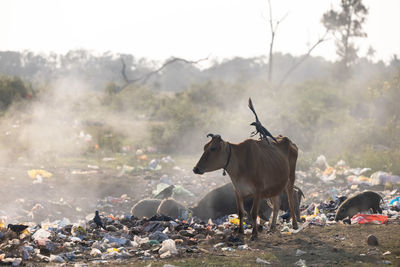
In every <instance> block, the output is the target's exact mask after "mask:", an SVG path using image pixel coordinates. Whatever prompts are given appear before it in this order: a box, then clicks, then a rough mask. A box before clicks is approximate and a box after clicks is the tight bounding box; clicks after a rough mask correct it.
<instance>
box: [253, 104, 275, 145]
mask: <svg viewBox="0 0 400 267" xmlns="http://www.w3.org/2000/svg"><path fill="white" fill-rule="evenodd" d="M249 108H250V109H251V111H253V113H254V116H255V117H256V121H255V122H253V123H251V124H250V125H252V126H254V127H256V130H255V131H254V132H252V133H251V137H253V136H255V135H256V134H260V139H265V140H266V141H267V142H268V144H271V143H270V141H269V140H268V136H269V137H270V138H272V140H274V141H275V142H276V143H278V141H277V140H276V139H275V137H273V136H272V134H271V133H270V132H269V131H268V130H267V129H266V128H265V127H264V126H263V125H262V124H261V122H260V120H259V119H258V116H257V113H256V111H255V109H254V106H253V102H252V101H251V98H249Z"/></svg>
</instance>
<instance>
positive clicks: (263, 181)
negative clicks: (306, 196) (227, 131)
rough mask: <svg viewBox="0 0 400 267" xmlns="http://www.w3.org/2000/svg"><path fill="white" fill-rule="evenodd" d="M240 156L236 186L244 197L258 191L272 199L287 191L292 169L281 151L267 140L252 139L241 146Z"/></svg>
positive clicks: (233, 181)
mask: <svg viewBox="0 0 400 267" xmlns="http://www.w3.org/2000/svg"><path fill="white" fill-rule="evenodd" d="M238 153H239V157H240V158H239V173H238V178H239V179H235V177H234V178H233V179H232V183H233V184H234V186H235V188H236V190H237V191H238V192H240V194H241V195H242V196H248V195H251V194H252V193H253V192H256V191H258V192H259V193H261V194H262V195H263V196H264V197H272V196H276V195H278V194H279V193H280V192H281V191H282V190H283V189H284V187H285V186H286V184H287V181H288V178H289V172H290V167H289V161H288V158H287V156H286V155H285V154H284V153H283V152H282V151H281V149H279V148H278V147H276V146H274V145H269V144H268V143H267V142H265V141H263V140H261V141H257V140H253V139H248V140H246V141H244V142H243V143H241V144H239V151H238ZM231 178H232V177H231Z"/></svg>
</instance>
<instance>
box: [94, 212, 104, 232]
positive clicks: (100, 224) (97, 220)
mask: <svg viewBox="0 0 400 267" xmlns="http://www.w3.org/2000/svg"><path fill="white" fill-rule="evenodd" d="M93 221H94V223H95V224H96V225H97V227H101V228H103V229H104V230H107V229H106V228H105V227H104V225H103V221H102V220H101V218H100V215H99V211H98V210H96V214H95V216H94V218H93Z"/></svg>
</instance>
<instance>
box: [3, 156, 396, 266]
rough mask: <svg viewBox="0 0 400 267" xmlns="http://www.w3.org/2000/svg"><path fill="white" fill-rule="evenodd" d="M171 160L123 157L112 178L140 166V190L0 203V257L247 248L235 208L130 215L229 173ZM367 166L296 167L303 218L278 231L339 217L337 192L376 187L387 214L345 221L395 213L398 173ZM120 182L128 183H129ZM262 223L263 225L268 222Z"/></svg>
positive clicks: (56, 259) (185, 201)
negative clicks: (16, 209)
mask: <svg viewBox="0 0 400 267" xmlns="http://www.w3.org/2000/svg"><path fill="white" fill-rule="evenodd" d="M137 154H138V157H140V156H143V155H144V154H143V152H141V151H137ZM108 160H110V159H108ZM171 162H173V160H172V159H171V158H170V157H165V158H162V159H160V160H151V161H149V163H148V164H147V167H143V168H133V167H130V166H128V165H124V166H122V167H121V168H119V169H118V173H117V174H116V175H115V176H114V178H113V179H116V180H118V179H119V181H121V183H122V184H124V185H125V184H127V183H125V182H124V179H125V178H126V179H128V180H127V181H131V180H129V179H132V177H136V175H137V173H138V172H139V173H140V175H141V177H142V178H141V179H140V183H139V180H136V181H138V182H137V184H136V185H135V188H136V190H137V191H138V192H140V194H138V193H136V194H135V195H134V194H133V193H132V195H130V192H126V193H124V194H122V195H119V196H115V194H114V195H113V196H111V195H109V196H104V197H102V198H100V199H99V200H98V201H97V203H95V204H93V205H89V206H88V207H78V206H77V204H76V203H77V201H75V202H72V200H71V201H70V200H67V199H63V198H58V199H57V200H52V201H47V202H46V201H42V202H38V203H35V202H31V201H29V200H19V202H17V204H20V205H22V206H23V207H24V208H23V209H22V211H21V212H20V213H16V215H15V217H11V216H7V213H6V212H3V211H0V212H1V213H0V215H1V216H2V217H1V220H0V263H3V264H12V265H13V266H18V265H20V264H21V263H25V262H34V263H39V262H51V263H74V262H86V263H87V262H91V263H107V262H111V261H113V262H114V261H116V262H118V261H124V260H128V259H137V260H150V259H165V258H170V257H185V255H189V254H195V253H210V252H211V251H213V250H221V251H235V250H236V249H237V250H246V249H249V247H248V245H247V244H244V243H243V241H242V240H240V239H239V238H238V237H237V236H236V235H235V234H234V232H235V230H236V228H237V225H238V223H239V222H238V221H239V220H238V219H237V217H236V216H235V215H227V216H224V217H222V218H219V219H216V220H208V221H206V222H204V221H201V220H199V219H198V218H196V217H192V216H191V215H190V214H186V215H187V216H186V217H185V218H182V219H173V218H171V217H168V216H163V215H155V216H153V217H151V218H136V217H134V216H132V215H131V213H130V211H131V208H132V207H133V206H134V204H136V203H137V202H138V201H139V200H141V199H143V198H152V197H154V196H156V195H158V194H160V192H162V191H163V190H164V189H166V188H168V187H169V186H171V185H174V186H173V187H171V188H172V192H171V193H172V197H173V198H175V199H177V200H179V201H180V202H181V203H182V205H184V206H186V207H189V206H192V205H193V204H194V202H196V201H198V200H199V199H200V198H201V196H202V195H204V194H205V193H207V190H210V189H212V188H213V187H216V186H217V185H219V184H222V183H224V182H227V181H229V178H226V177H222V175H220V176H218V177H212V179H210V181H218V184H217V183H214V182H207V183H203V180H202V179H207V176H206V178H204V177H201V178H199V177H195V176H194V175H193V174H191V173H190V172H189V171H185V170H183V169H181V168H179V167H175V166H174V167H173V168H171V169H172V170H173V171H174V172H175V173H176V172H179V175H173V174H172V172H168V171H167V170H166V168H163V166H164V165H163V164H171ZM164 171H165V172H164ZM368 172H371V170H370V169H368V168H350V167H348V166H347V165H346V163H345V162H344V161H339V162H338V163H337V164H336V165H335V166H333V167H331V166H330V165H329V164H328V163H327V160H326V158H325V157H324V156H320V157H318V159H317V160H316V162H315V164H314V165H313V166H312V167H311V168H310V169H309V170H307V171H297V173H296V185H297V186H299V187H300V188H301V189H302V190H303V192H304V195H305V201H304V202H303V203H304V204H303V205H302V206H301V215H302V216H301V217H302V219H303V221H304V223H303V224H302V225H301V226H300V228H299V229H298V230H293V229H291V228H290V227H291V226H290V224H287V223H285V222H284V221H283V220H280V225H281V227H280V230H281V233H282V234H283V235H287V234H295V233H297V232H299V231H302V230H303V229H304V228H305V227H309V226H311V225H317V226H325V225H327V224H335V223H337V222H336V221H335V220H334V218H335V213H336V210H337V208H338V207H339V205H340V204H341V203H342V202H343V200H344V199H345V198H346V197H348V196H350V195H353V194H356V193H359V192H362V191H364V190H366V189H368V190H373V191H376V192H379V193H380V195H381V196H382V197H383V199H384V203H383V204H381V207H382V208H383V214H382V215H380V216H385V217H386V220H385V219H382V217H380V216H379V215H377V214H362V215H357V216H354V217H353V218H352V220H351V223H375V224H383V223H387V222H388V221H394V220H399V218H400V215H399V211H400V192H399V190H398V189H399V184H400V177H399V176H396V175H392V174H389V173H386V172H382V171H378V172H373V173H370V174H368ZM28 174H29V177H31V178H32V179H33V181H32V183H33V182H35V184H34V185H35V186H36V187H37V188H39V187H41V188H47V187H45V186H47V185H48V184H51V181H52V179H53V178H52V177H54V176H55V175H56V174H54V173H50V172H47V171H44V170H39V169H37V170H36V169H34V170H31V171H30V172H29V173H28ZM100 174H102V175H104V177H106V176H108V175H109V174H108V173H107V172H106V171H102V170H101V168H97V167H95V166H90V168H89V167H88V169H87V170H72V171H71V172H70V174H69V176H68V178H70V177H76V176H79V175H80V176H82V177H90V179H96V177H97V175H100ZM42 178H46V179H42ZM200 184H203V185H204V186H207V187H206V190H205V191H204V189H203V190H201V189H202V188H200V187H199V185H200ZM205 184H207V185H205ZM30 186H31V185H30ZM49 188H51V187H49ZM123 188H124V189H126V188H127V186H125V187H123ZM47 189H48V188H47ZM79 201H80V202H82V201H85V198H82V199H79ZM86 201H87V200H86ZM13 205H16V204H13ZM50 207H51V210H52V211H54V210H57V211H59V210H62V212H59V213H57V214H56V215H53V216H50V215H49V214H48V213H46V211H48V210H49V208H50ZM89 210H90V212H89ZM95 210H99V211H100V215H101V218H102V221H103V223H104V226H105V229H102V228H99V227H97V225H96V224H95V223H94V222H93V217H94V211H95ZM29 214H30V215H29ZM73 214H74V215H73ZM77 214H78V215H77ZM69 215H70V216H69ZM16 218H17V220H18V223H19V222H23V221H21V220H22V219H24V221H25V222H24V223H23V224H25V225H27V226H28V227H27V229H25V230H24V231H23V232H21V233H16V232H14V231H12V230H10V229H7V224H9V223H16ZM30 219H31V220H30ZM264 227H265V228H268V222H266V223H265V224H264ZM244 228H245V234H249V233H250V232H251V231H252V228H251V224H250V223H248V222H246V223H245V225H244ZM260 260H261V259H260Z"/></svg>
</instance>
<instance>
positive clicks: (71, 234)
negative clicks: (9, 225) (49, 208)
mask: <svg viewBox="0 0 400 267" xmlns="http://www.w3.org/2000/svg"><path fill="white" fill-rule="evenodd" d="M102 221H103V222H104V228H105V229H103V228H100V227H98V226H97V225H96V223H94V222H93V220H88V221H79V222H77V223H71V222H70V221H69V220H68V219H67V218H63V219H62V220H57V221H54V222H49V223H43V224H41V225H36V224H28V225H27V226H26V229H24V230H23V231H21V232H17V231H13V230H10V229H9V230H8V231H6V230H7V229H6V228H5V224H4V223H1V224H0V230H1V232H0V238H1V240H2V243H1V245H0V251H1V252H2V254H0V261H1V262H2V263H12V264H13V265H14V266H18V265H19V264H20V263H21V262H24V261H28V260H29V261H32V262H54V263H64V262H75V261H91V262H100V263H106V262H108V261H110V260H123V259H128V258H132V257H137V258H138V259H141V260H148V259H156V258H161V259H164V258H169V257H171V256H174V255H179V256H184V254H192V253H200V252H205V253H208V252H209V251H208V250H205V249H203V248H201V247H200V245H201V244H202V243H207V244H215V245H214V248H215V249H217V248H219V247H221V249H222V250H228V249H230V250H233V248H231V246H233V245H236V246H238V245H239V246H240V245H242V247H241V248H242V249H245V247H243V245H244V244H243V243H240V241H239V240H238V238H236V237H234V236H233V235H232V234H233V231H234V228H235V227H236V225H235V224H234V223H231V222H229V221H226V222H224V223H222V224H220V225H218V224H214V223H213V222H212V221H209V222H207V223H205V222H202V221H200V220H196V219H191V220H190V221H184V220H174V219H172V218H170V217H167V216H162V215H156V216H153V217H152V218H150V219H138V218H135V217H132V216H130V215H126V216H122V217H121V218H118V217H114V216H111V215H108V216H107V217H104V216H103V218H102Z"/></svg>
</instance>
